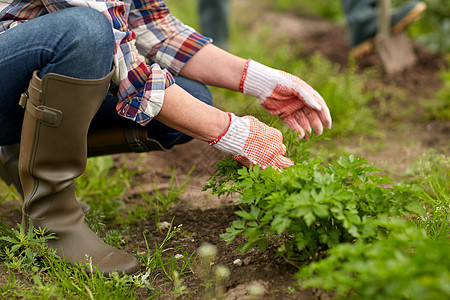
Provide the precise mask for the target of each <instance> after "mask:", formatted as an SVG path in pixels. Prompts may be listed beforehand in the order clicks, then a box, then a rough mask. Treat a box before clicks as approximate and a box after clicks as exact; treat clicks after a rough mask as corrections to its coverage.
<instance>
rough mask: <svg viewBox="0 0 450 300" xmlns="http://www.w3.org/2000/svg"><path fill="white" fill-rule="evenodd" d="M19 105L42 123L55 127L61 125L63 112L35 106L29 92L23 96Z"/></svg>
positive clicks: (43, 106)
mask: <svg viewBox="0 0 450 300" xmlns="http://www.w3.org/2000/svg"><path fill="white" fill-rule="evenodd" d="M19 104H20V105H21V106H22V107H24V108H25V109H26V110H27V111H28V112H29V113H30V115H32V116H33V117H34V118H36V119H38V120H40V121H41V122H42V123H44V124H46V125H48V126H53V127H58V126H59V125H61V121H62V116H63V113H62V111H60V110H58V109H55V108H51V107H48V106H45V105H38V106H35V105H34V104H33V102H31V101H30V97H29V96H28V93H27V92H25V93H23V94H22V95H21V97H20V101H19Z"/></svg>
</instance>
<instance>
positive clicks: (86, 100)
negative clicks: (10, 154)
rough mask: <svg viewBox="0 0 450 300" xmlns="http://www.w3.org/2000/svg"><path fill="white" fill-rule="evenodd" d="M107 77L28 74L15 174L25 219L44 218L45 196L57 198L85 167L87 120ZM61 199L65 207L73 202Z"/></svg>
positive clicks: (105, 87) (99, 100)
mask: <svg viewBox="0 0 450 300" xmlns="http://www.w3.org/2000/svg"><path fill="white" fill-rule="evenodd" d="M110 78H111V74H110V75H109V76H106V77H105V78H102V79H98V80H83V79H76V78H70V77H66V76H62V75H58V74H46V75H45V76H44V78H43V79H42V80H41V79H40V78H39V77H38V75H37V72H35V73H34V74H33V78H32V80H31V81H30V85H29V88H28V96H27V97H26V99H22V102H23V100H26V102H25V103H23V104H24V105H25V115H24V121H23V127H22V135H21V143H20V157H19V176H20V180H21V183H22V187H23V193H24V206H23V215H24V217H25V219H26V218H27V217H28V216H30V217H32V219H33V218H34V219H36V220H37V219H41V218H45V216H46V215H47V213H48V211H49V210H50V209H51V206H52V205H54V203H53V202H54V201H56V200H52V201H49V199H48V198H49V197H56V198H55V199H58V196H57V194H58V193H59V192H62V191H64V190H66V189H70V190H73V191H74V179H75V178H76V177H78V176H80V175H81V174H82V173H83V172H84V170H85V167H86V159H87V142H86V140H87V138H86V136H87V132H88V129H89V124H90V122H91V120H92V118H93V116H94V115H95V113H96V112H97V110H98V108H99V107H100V105H101V103H102V101H103V99H104V97H105V95H106V92H107V90H108V87H109V82H110ZM64 201H65V202H66V205H67V204H68V203H67V202H73V201H76V200H75V198H74V197H73V199H72V197H71V198H70V199H67V200H64ZM52 203H53V204H52ZM74 205H78V204H77V203H76V202H75V204H74ZM78 206H79V205H78ZM34 221H35V220H34Z"/></svg>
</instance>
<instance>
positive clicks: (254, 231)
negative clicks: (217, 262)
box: [205, 145, 422, 261]
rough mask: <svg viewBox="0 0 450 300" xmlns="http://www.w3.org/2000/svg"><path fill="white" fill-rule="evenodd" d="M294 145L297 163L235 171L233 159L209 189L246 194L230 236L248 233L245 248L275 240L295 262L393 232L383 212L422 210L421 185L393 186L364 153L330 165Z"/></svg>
mask: <svg viewBox="0 0 450 300" xmlns="http://www.w3.org/2000/svg"><path fill="white" fill-rule="evenodd" d="M291 146H294V145H291ZM300 148H301V146H300ZM290 151H291V152H292V153H293V155H294V156H292V157H291V158H293V159H294V161H296V162H297V163H296V164H295V165H294V166H291V167H289V168H287V169H285V170H283V172H281V173H279V172H278V171H277V170H274V169H272V168H266V169H265V170H260V168H259V167H258V166H256V167H253V168H250V169H247V168H244V167H238V168H237V169H236V170H235V171H232V170H230V168H231V166H235V167H236V164H235V163H232V162H230V161H229V160H227V161H226V162H222V163H220V164H218V170H217V172H216V173H215V174H214V175H213V176H212V179H211V180H210V181H209V182H208V183H207V185H206V187H205V188H206V189H207V188H210V189H211V190H212V192H213V193H216V194H218V195H222V194H227V193H238V194H239V195H240V200H239V202H238V204H239V205H240V208H241V209H240V210H239V211H237V212H236V214H237V215H238V216H240V217H241V219H239V220H236V221H234V222H233V223H232V226H231V227H230V228H228V229H227V232H226V233H225V234H223V235H222V236H221V237H222V238H223V239H225V240H227V241H228V242H231V241H232V240H233V239H235V238H236V237H237V236H242V237H244V238H245V239H246V243H244V244H242V245H241V246H240V247H239V249H241V250H243V251H247V250H250V249H251V248H252V247H253V246H258V247H259V249H261V250H263V249H265V248H266V247H267V246H268V245H269V244H271V245H277V246H278V252H279V253H280V254H281V255H283V256H285V257H286V258H287V259H289V260H294V261H296V260H306V259H316V258H317V257H318V255H319V254H320V253H321V252H323V251H324V250H326V249H329V248H332V247H334V246H336V245H338V244H340V243H343V242H352V241H354V240H357V239H362V240H364V241H367V242H370V241H373V240H376V239H378V238H379V237H380V236H385V235H386V234H387V232H388V231H389V229H388V228H385V227H383V226H381V225H379V224H378V223H377V220H378V219H379V218H382V217H385V216H398V215H401V214H405V215H411V214H420V213H421V212H422V207H421V205H420V204H419V202H418V198H417V197H416V196H415V194H414V189H413V188H411V187H409V186H401V185H399V186H394V187H391V188H385V185H387V184H388V183H389V179H388V178H386V177H384V176H381V175H380V173H379V171H380V170H378V169H376V168H374V167H372V166H370V165H369V164H368V163H367V161H366V160H364V159H362V158H357V157H354V156H353V155H350V156H341V157H340V158H339V159H338V160H337V161H336V162H335V163H333V164H330V165H329V166H323V165H321V161H320V160H319V159H314V158H313V159H307V160H303V159H304V158H305V156H307V155H306V154H304V153H303V152H297V154H295V152H293V151H292V150H290ZM304 151H306V149H305V150H304ZM298 157H300V158H301V159H302V160H303V161H300V160H298ZM222 167H223V168H224V169H221V168H222Z"/></svg>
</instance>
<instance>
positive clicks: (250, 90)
mask: <svg viewBox="0 0 450 300" xmlns="http://www.w3.org/2000/svg"><path fill="white" fill-rule="evenodd" d="M277 72H278V70H275V69H272V68H270V67H267V66H265V65H263V64H260V63H259V62H256V61H254V60H251V59H249V60H248V61H247V63H246V64H245V69H244V72H243V73H242V77H241V83H240V87H239V88H240V90H241V93H242V94H244V95H248V96H253V97H256V98H259V99H260V103H262V102H263V101H264V99H266V98H267V97H268V96H270V94H271V93H272V91H273V89H274V88H275V87H274V86H273V82H274V81H273V78H274V77H275V76H276V73H277Z"/></svg>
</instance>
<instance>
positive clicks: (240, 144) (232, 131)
mask: <svg viewBox="0 0 450 300" xmlns="http://www.w3.org/2000/svg"><path fill="white" fill-rule="evenodd" d="M228 115H229V116H230V126H229V127H228V129H227V131H225V132H224V133H223V134H221V135H220V136H219V137H218V138H216V139H214V140H213V141H211V142H209V145H211V146H213V147H214V148H216V149H219V150H221V151H223V152H226V153H229V154H231V155H241V154H242V153H243V150H244V145H245V143H246V141H247V139H248V136H249V134H250V121H249V120H247V119H244V118H241V117H238V116H236V115H235V114H233V113H228Z"/></svg>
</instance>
